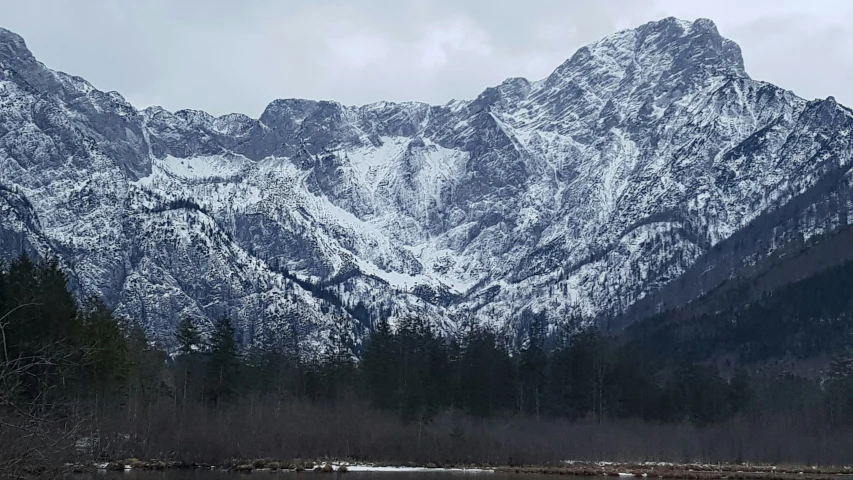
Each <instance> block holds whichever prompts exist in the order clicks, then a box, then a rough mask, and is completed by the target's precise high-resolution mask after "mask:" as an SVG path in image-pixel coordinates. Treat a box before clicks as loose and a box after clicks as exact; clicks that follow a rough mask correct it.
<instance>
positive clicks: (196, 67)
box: [0, 0, 853, 117]
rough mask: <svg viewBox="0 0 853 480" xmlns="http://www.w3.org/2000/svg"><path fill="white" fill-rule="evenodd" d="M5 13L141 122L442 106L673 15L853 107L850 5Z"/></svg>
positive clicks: (56, 8)
mask: <svg viewBox="0 0 853 480" xmlns="http://www.w3.org/2000/svg"><path fill="white" fill-rule="evenodd" d="M0 12H2V14H1V15H0V26H2V27H5V28H8V29H10V30H12V31H15V32H17V33H19V34H21V35H22V36H23V37H24V38H25V40H26V41H27V44H28V45H29V47H30V49H31V50H32V51H33V53H34V54H35V55H36V57H37V58H39V59H40V60H41V61H42V62H44V63H45V64H47V65H48V66H49V67H51V68H54V69H57V70H62V71H65V72H68V73H70V74H74V75H79V76H82V77H84V78H86V79H87V80H89V81H90V82H92V83H93V84H94V85H95V86H96V87H97V88H99V89H101V90H117V91H119V92H120V93H122V94H123V95H124V96H125V97H126V98H127V99H128V100H129V101H130V102H132V103H133V104H134V105H136V106H137V107H140V108H143V107H146V106H149V105H152V104H157V105H162V106H164V107H165V108H167V109H169V110H173V111H174V110H179V109H182V108H195V109H202V110H206V111H208V112H210V113H212V114H214V115H219V114H223V113H229V112H242V113H246V114H248V115H250V116H252V117H258V116H259V115H260V114H261V112H262V111H263V109H264V107H265V106H266V104H267V103H269V102H270V101H271V100H273V99H275V98H286V97H300V98H311V99H332V100H338V101H340V102H343V103H345V104H364V103H368V102H373V101H377V100H393V101H403V100H421V101H427V102H431V103H445V102H446V101H448V100H450V99H453V98H459V99H461V98H473V97H475V96H476V95H477V94H479V93H480V92H481V91H482V90H483V89H484V88H485V87H487V86H490V85H495V84H498V83H500V82H501V81H503V80H504V79H505V78H507V77H515V76H523V77H527V78H530V79H532V80H535V79H540V78H543V77H545V76H547V75H548V74H549V73H550V72H551V71H552V70H553V69H554V68H556V67H557V65H559V64H560V63H562V62H563V61H564V60H565V59H566V58H568V57H570V56H571V55H572V53H574V51H575V50H576V49H577V48H578V47H580V46H582V45H584V44H586V43H589V42H591V41H594V40H596V39H598V38H600V37H602V36H605V35H608V34H610V33H612V32H614V31H616V30H618V29H622V28H629V27H634V26H637V25H639V24H642V23H645V22H647V21H651V20H657V19H660V18H663V17H665V16H670V15H674V16H677V17H679V18H683V19H686V20H694V19H696V18H699V17H704V18H710V19H712V20H713V21H714V22H716V24H717V26H718V28H719V29H720V32H721V33H722V34H723V35H724V36H726V37H728V38H731V39H733V40H735V41H736V42H738V43H739V44H740V45H741V47H742V50H743V53H744V58H745V63H746V68H747V71H748V72H749V73H750V75H751V76H752V77H753V78H757V79H761V80H768V81H771V82H773V83H776V84H778V85H780V86H782V87H784V88H787V89H790V90H793V91H794V92H795V93H797V94H798V95H800V96H803V97H805V98H809V99H811V98H816V97H820V98H824V97H826V96H828V95H834V96H835V97H836V99H838V100H839V101H840V102H842V103H845V104H847V105H850V106H853V62H851V56H853V29H851V28H847V26H849V25H851V20H853V2H851V1H849V0H834V1H833V0H708V1H705V0H605V1H602V0H411V1H407V0H350V1H344V0H310V1H309V0H243V1H238V0H140V1H134V0H80V1H71V0H25V1H21V0H0Z"/></svg>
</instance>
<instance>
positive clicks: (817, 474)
mask: <svg viewBox="0 0 853 480" xmlns="http://www.w3.org/2000/svg"><path fill="white" fill-rule="evenodd" d="M91 467H92V468H94V469H97V470H113V471H129V470H170V469H207V470H219V471H232V472H240V473H252V472H270V473H276V472H282V473H284V472H318V473H348V472H441V471H446V472H469V473H504V474H519V475H564V476H577V477H634V478H661V479H686V480H717V479H735V480H794V479H797V480H830V479H833V480H838V478H839V476H851V477H853V467H849V466H845V467H836V466H804V465H748V464H704V463H681V464H680V463H662V462H648V463H617V462H571V461H567V462H563V463H561V464H560V465H556V466H492V465H485V464H447V465H443V464H438V463H427V464H424V465H416V464H392V463H358V462H344V461H330V460H321V461H311V460H302V459H295V460H290V461H279V460H273V459H256V460H253V461H247V460H236V459H235V460H231V461H228V462H225V463H223V464H221V465H210V464H185V463H180V462H163V461H148V462H145V461H141V460H138V459H127V460H122V461H114V462H109V463H99V464H93V465H92V466H91Z"/></svg>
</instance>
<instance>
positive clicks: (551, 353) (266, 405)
mask: <svg viewBox="0 0 853 480" xmlns="http://www.w3.org/2000/svg"><path fill="white" fill-rule="evenodd" d="M844 268H848V269H851V268H850V267H849V266H847V267H844ZM851 270H853V269H851ZM828 275H830V276H829V277H826V278H829V279H831V280H832V283H831V284H832V285H839V284H840V285H846V283H843V282H842V281H841V280H840V279H841V278H842V277H843V278H848V277H847V276H846V275H850V278H853V274H851V273H850V272H848V271H846V270H843V268H842V269H841V270H839V269H835V270H833V271H831V272H829V274H828ZM809 282H810V283H809ZM815 282H818V283H815ZM819 282H820V280H819V279H818V280H815V279H811V280H808V281H807V282H806V283H805V284H803V285H802V286H801V287H797V285H798V284H795V285H794V286H789V287H786V288H789V289H796V288H803V289H807V290H808V291H818V290H819V289H818V290H816V288H817V287H816V286H815V285H818V286H819V285H820V283H819ZM839 282H841V283H839ZM842 290H843V289H842ZM821 291H822V294H821V295H818V297H819V298H820V303H821V305H824V308H831V309H834V310H833V312H834V315H835V316H836V318H847V317H846V313H845V312H849V311H850V310H849V302H848V304H845V305H839V304H838V303H837V302H833V301H828V300H827V298H826V297H827V295H828V294H827V291H826V290H825V289H824V290H821ZM785 293H786V294H785V295H778V296H774V297H772V299H771V298H770V297H766V296H765V297H764V298H763V300H762V302H763V303H760V304H757V306H752V307H750V309H746V310H743V311H739V312H738V313H737V315H741V317H738V318H739V320H738V322H740V323H739V324H741V325H745V327H744V328H747V327H749V326H750V325H752V326H753V327H752V328H753V329H758V328H764V327H763V325H764V322H765V321H767V318H769V315H771V314H772V315H774V318H776V319H778V320H780V321H782V325H788V327H786V328H793V327H790V322H786V321H785V320H786V319H790V318H793V317H791V315H796V316H798V317H797V318H799V317H801V316H802V312H801V311H802V309H803V308H805V307H804V306H802V304H803V302H804V301H805V300H804V299H808V298H811V297H809V296H807V295H806V294H805V293H802V292H799V293H798V292H797V291H786V292H785ZM837 293H838V295H841V294H842V293H843V292H842V291H841V290H839V291H838V292H837ZM833 298H834V297H833ZM816 301H817V300H816ZM785 302H787V303H785ZM785 305H787V306H785ZM815 308H817V307H815ZM762 309H763V310H762ZM785 312H789V313H790V315H789V316H788V317H786V315H787V314H786V313H785ZM791 312H793V313H791ZM750 314H751V315H753V317H754V318H753V319H752V320H749V319H748V318H747V319H745V318H746V317H743V315H750ZM718 315H723V313H721V314H718ZM732 315H734V314H732ZM789 317H790V318H789ZM706 320H707V322H706V323H707V324H708V325H710V326H711V327H713V328H716V329H717V330H720V329H723V326H724V325H726V322H724V321H723V320H722V319H721V318H716V317H715V319H706ZM650 321H657V322H659V323H661V324H662V325H664V327H660V329H659V330H649V331H650V332H658V333H659V334H660V335H661V337H660V338H659V339H658V340H659V341H658V343H655V342H651V341H650V340H649V339H648V338H642V339H641V340H642V345H644V346H642V347H641V346H640V344H639V343H638V341H635V340H632V339H631V338H630V336H627V337H626V336H624V335H617V336H614V335H607V334H604V333H601V332H599V331H596V330H594V329H578V328H576V327H577V325H576V324H575V323H574V322H567V323H566V325H565V328H563V329H560V328H558V329H556V330H555V329H553V328H552V329H550V330H549V329H548V328H546V322H545V316H544V315H543V314H527V315H525V322H524V323H525V325H526V327H525V330H526V333H525V335H523V338H524V341H523V342H521V343H520V344H509V342H508V341H507V340H506V339H505V338H504V337H503V336H502V335H500V334H499V333H498V332H494V331H491V330H489V329H488V328H484V327H482V326H480V325H477V324H473V323H470V324H465V323H464V322H463V324H462V325H460V326H459V330H458V331H457V332H455V333H454V334H453V335H448V334H441V333H440V332H437V331H436V330H434V329H433V328H431V327H430V325H429V324H427V323H426V322H424V321H422V320H421V319H418V318H406V319H403V320H401V321H399V322H397V323H396V324H395V325H394V326H393V328H392V326H391V325H389V324H388V323H387V322H385V321H383V320H381V319H378V320H377V323H376V327H375V328H374V330H373V333H372V334H371V336H370V338H369V341H368V342H366V344H365V345H363V346H362V348H360V349H358V350H357V351H355V350H354V348H353V346H352V345H351V344H349V343H348V340H347V336H346V335H343V334H340V335H336V336H335V335H333V337H334V338H332V339H331V342H330V348H329V349H328V350H327V352H326V354H325V355H324V356H323V357H321V358H311V359H305V358H300V356H299V355H298V348H297V347H298V339H291V341H280V342H273V341H270V342H262V343H261V344H259V345H257V346H255V347H252V348H249V349H245V348H241V346H240V344H239V342H238V341H237V339H236V338H235V332H234V329H233V327H232V325H231V322H230V321H229V319H228V318H225V317H223V318H220V319H219V320H218V321H217V322H216V324H215V325H214V326H213V328H212V329H206V330H205V331H209V332H210V333H209V334H208V335H202V333H201V331H202V330H203V329H201V328H200V326H199V325H198V324H196V322H194V321H193V320H192V319H189V318H187V319H181V320H180V321H179V324H178V327H177V328H176V330H175V332H174V338H175V344H176V345H177V348H176V349H173V350H170V351H165V350H164V349H162V348H161V347H160V346H158V345H155V344H153V343H152V342H149V340H148V339H147V338H146V335H145V332H144V331H143V329H142V328H140V327H139V326H138V325H136V324H134V323H133V321H132V319H121V318H116V317H115V316H114V315H113V314H112V312H111V311H110V310H109V309H108V308H107V307H106V306H105V305H104V304H103V303H102V302H101V301H99V300H98V299H94V298H92V299H76V298H75V297H74V295H73V294H72V293H71V291H70V289H69V286H68V279H67V277H66V275H65V274H64V273H63V272H62V271H61V270H60V269H59V268H58V266H57V264H55V263H51V262H34V261H32V260H30V259H29V258H27V257H26V256H22V257H20V258H18V259H16V260H14V261H13V262H11V263H10V264H8V265H7V267H5V268H4V269H3V270H2V273H0V332H1V333H2V352H0V353H2V363H0V471H2V472H4V473H7V472H21V471H32V470H33V469H36V470H38V469H43V468H49V467H52V466H59V465H64V464H66V463H67V462H84V461H89V462H91V461H108V460H114V459H123V458H131V457H134V458H142V459H158V460H168V461H178V462H184V463H210V464H221V463H222V462H225V461H227V460H228V459H232V458H242V459H252V458H265V457H268V458H291V459H292V458H312V459H319V458H338V459H344V458H348V459H354V460H362V461H385V462H399V463H406V462H417V463H421V464H425V463H428V462H429V463H434V464H437V465H447V464H489V465H507V466H514V465H525V464H549V463H556V462H559V461H562V460H567V459H576V460H604V459H606V460H614V461H652V460H661V461H680V462H684V461H707V462H711V461H714V462H747V461H748V462H774V463H778V462H797V463H804V464H843V463H849V461H850V460H851V458H853V456H851V455H853V454H851V452H853V356H851V355H849V354H846V353H844V351H839V352H836V354H834V355H833V360H832V362H831V365H830V366H829V368H828V369H827V370H826V371H825V372H824V373H822V374H819V375H816V374H808V373H805V374H804V373H797V372H793V371H786V370H784V369H779V368H768V367H767V365H766V364H763V365H761V366H760V368H759V367H756V365H757V364H756V363H754V362H753V363H745V362H734V363H731V362H719V361H715V360H714V359H713V358H711V356H710V355H704V356H703V355H697V354H696V351H695V349H694V350H689V349H688V350H689V352H687V353H685V352H684V351H681V350H679V349H678V348H676V346H677V345H686V344H687V343H678V342H679V341H681V342H683V339H681V340H679V339H678V338H676V337H677V336H676V335H674V334H672V333H671V331H672V327H668V326H666V325H667V324H666V322H663V321H662V320H661V319H657V320H655V319H652V320H650ZM750 322H752V323H750ZM836 323H837V324H838V325H840V324H841V323H843V322H836ZM721 325H723V326H721ZM822 325H823V326H822V327H821V329H818V331H819V334H820V335H821V336H827V335H829V334H828V333H827V332H825V331H824V329H826V328H829V327H827V326H826V325H825V324H822ZM682 326H683V325H682ZM800 327H802V325H800ZM838 328H839V330H838V331H837V332H836V333H837V334H840V332H842V331H846V330H845V329H846V327H844V328H842V327H838ZM801 330H802V328H800V329H799V330H796V331H797V332H800V333H802V332H801ZM715 331H716V330H715ZM667 332H670V333H667ZM726 332H727V331H726ZM719 335H720V336H721V338H724V340H725V342H723V344H725V345H729V343H731V342H732V341H733V340H732V336H731V335H722V334H719ZM747 337H748V335H747ZM807 337H808V336H807V335H805V336H804V335H802V334H801V335H800V336H799V337H798V338H801V339H802V338H807ZM702 338H704V339H705V341H704V342H700V343H698V345H700V346H701V348H703V349H706V350H708V351H711V350H713V349H712V348H711V347H710V346H709V345H710V343H709V342H711V340H713V338H716V337H714V335H705V336H704V337H702ZM667 340H668V341H671V342H672V343H671V344H669V345H667V344H665V341H667ZM721 342H722V341H721ZM727 342H728V343H727ZM650 346H651V347H650ZM806 353H808V352H806ZM756 358H757V357H756ZM752 360H755V358H752Z"/></svg>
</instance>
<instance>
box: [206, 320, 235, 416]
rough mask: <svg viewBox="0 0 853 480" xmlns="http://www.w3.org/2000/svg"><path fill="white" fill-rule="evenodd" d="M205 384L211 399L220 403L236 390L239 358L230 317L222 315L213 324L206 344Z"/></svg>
mask: <svg viewBox="0 0 853 480" xmlns="http://www.w3.org/2000/svg"><path fill="white" fill-rule="evenodd" d="M207 352H208V356H209V359H208V362H207V369H206V370H207V374H206V382H205V383H206V385H207V393H208V396H209V398H210V399H211V400H214V401H216V402H217V403H220V402H221V401H222V400H223V399H225V398H228V397H230V396H231V395H232V394H234V393H235V392H236V391H237V390H238V385H237V383H238V381H239V367H240V363H239V358H238V353H239V352H238V348H237V340H236V338H235V335H234V326H233V325H232V324H231V319H230V318H228V317H227V316H222V317H220V318H219V320H217V321H216V323H215V324H214V326H213V331H212V332H211V334H210V340H209V343H208V346H207Z"/></svg>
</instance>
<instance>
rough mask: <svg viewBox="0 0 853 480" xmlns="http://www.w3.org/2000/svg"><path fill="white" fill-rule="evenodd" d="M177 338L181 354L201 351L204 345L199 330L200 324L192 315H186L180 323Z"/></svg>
mask: <svg viewBox="0 0 853 480" xmlns="http://www.w3.org/2000/svg"><path fill="white" fill-rule="evenodd" d="M175 339H176V340H177V342H178V352H180V354H181V355H190V354H192V353H195V352H197V351H199V349H200V348H201V346H202V343H201V334H200V333H199V331H198V326H196V324H195V322H194V321H193V319H192V318H190V317H185V318H184V319H183V320H181V323H180V324H179V325H178V331H177V333H176V334H175Z"/></svg>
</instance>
